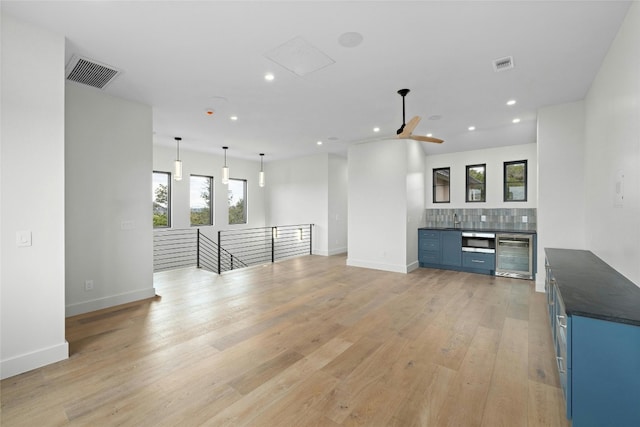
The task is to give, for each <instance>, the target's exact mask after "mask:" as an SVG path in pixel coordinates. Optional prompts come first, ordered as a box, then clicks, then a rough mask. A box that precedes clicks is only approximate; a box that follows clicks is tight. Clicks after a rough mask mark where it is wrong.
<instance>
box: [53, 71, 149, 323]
mask: <svg viewBox="0 0 640 427" xmlns="http://www.w3.org/2000/svg"><path fill="white" fill-rule="evenodd" d="M65 116H66V269H67V280H66V303H67V315H69V316H71V315H75V314H79V313H85V312H89V311H94V310H98V309H101V308H105V307H111V306H114V305H117V304H123V303H126V302H131V301H135V300H139V299H144V298H150V297H153V296H154V295H155V290H154V288H153V234H152V215H151V167H152V116H151V108H150V107H149V106H147V105H142V104H138V103H134V102H131V101H127V100H124V99H121V98H116V97H113V96H110V95H107V94H105V93H104V92H102V91H100V90H97V89H94V88H91V87H87V86H83V85H79V84H76V83H67V86H66V113H65ZM86 280H93V283H94V289H93V290H90V291H85V287H84V286H85V281H86Z"/></svg>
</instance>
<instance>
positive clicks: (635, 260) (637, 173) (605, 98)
mask: <svg viewBox="0 0 640 427" xmlns="http://www.w3.org/2000/svg"><path fill="white" fill-rule="evenodd" d="M585 123H586V132H585V134H586V146H585V169H584V175H585V188H586V195H587V197H586V200H585V211H586V218H585V219H586V227H585V231H586V233H585V234H586V242H587V247H588V248H589V249H590V250H591V251H593V252H594V253H595V254H596V255H598V256H599V257H600V258H602V259H603V260H604V261H605V262H607V263H608V264H610V265H611V266H612V267H613V268H615V269H616V270H618V271H619V272H620V273H622V274H623V275H625V276H626V277H627V278H628V279H630V280H631V281H633V282H634V283H635V284H636V285H638V286H640V245H638V242H639V241H640V3H638V2H634V3H633V4H632V5H631V8H630V9H629V12H628V14H627V16H626V18H625V21H624V23H623V25H622V26H621V28H620V31H619V33H618V35H617V37H616V39H615V41H614V42H613V44H612V45H611V48H610V49H609V52H608V54H607V56H606V58H605V60H604V62H603V64H602V67H601V68H600V71H599V73H598V75H597V77H596V79H595V80H594V82H593V84H592V86H591V89H590V90H589V93H588V95H587V97H586V101H585ZM620 175H624V178H623V179H620V178H619V176H620ZM617 182H622V187H623V196H624V199H623V200H622V201H617V199H616V183H617Z"/></svg>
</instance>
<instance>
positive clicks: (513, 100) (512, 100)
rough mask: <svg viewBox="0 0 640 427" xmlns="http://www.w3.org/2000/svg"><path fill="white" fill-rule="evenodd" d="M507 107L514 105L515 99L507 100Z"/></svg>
mask: <svg viewBox="0 0 640 427" xmlns="http://www.w3.org/2000/svg"><path fill="white" fill-rule="evenodd" d="M507 105H516V100H515V99H510V100H508V101H507Z"/></svg>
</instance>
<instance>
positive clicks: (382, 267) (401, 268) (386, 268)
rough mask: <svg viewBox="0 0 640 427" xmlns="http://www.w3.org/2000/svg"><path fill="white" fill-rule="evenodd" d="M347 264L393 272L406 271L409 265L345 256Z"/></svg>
mask: <svg viewBox="0 0 640 427" xmlns="http://www.w3.org/2000/svg"><path fill="white" fill-rule="evenodd" d="M347 265H350V266H352V267H362V268H370V269H373V270H383V271H391V272H394V273H405V274H406V273H408V272H409V271H410V270H409V266H407V265H396V264H384V263H378V262H371V261H362V260H357V259H352V258H347Z"/></svg>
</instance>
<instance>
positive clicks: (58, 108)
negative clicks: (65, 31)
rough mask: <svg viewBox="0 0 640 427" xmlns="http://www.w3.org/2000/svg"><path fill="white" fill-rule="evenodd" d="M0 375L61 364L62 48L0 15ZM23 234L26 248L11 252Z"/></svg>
mask: <svg viewBox="0 0 640 427" xmlns="http://www.w3.org/2000/svg"><path fill="white" fill-rule="evenodd" d="M1 19H2V49H1V50H2V80H1V82H2V89H1V93H2V96H1V98H2V109H1V111H2V119H1V123H2V130H1V141H2V147H1V160H0V162H1V166H2V167H1V178H0V188H1V192H0V215H1V220H0V224H1V233H2V238H1V240H2V246H1V255H0V256H1V260H2V261H1V262H0V265H1V268H2V271H1V273H0V277H1V284H0V307H1V314H0V323H1V329H0V330H1V334H0V335H1V341H0V363H1V364H0V376H1V377H2V378H6V377H10V376H13V375H16V374H19V373H21V372H25V371H28V370H31V369H34V368H37V367H39V366H43V365H46V364H49V363H53V362H57V361H59V360H62V359H66V358H67V357H68V354H69V349H68V344H67V342H66V341H65V322H64V304H65V300H64V280H65V266H64V264H65V257H64V250H65V242H64V233H65V228H64V196H65V189H64V131H65V129H64V46H65V41H64V38H63V37H62V36H58V35H54V34H51V33H48V32H46V31H43V30H40V29H37V28H34V27H31V26H29V25H25V24H23V23H21V22H18V21H16V20H14V19H13V18H11V17H9V16H6V15H3V16H2V18H1ZM21 230H29V231H30V232H31V235H32V245H31V246H29V247H17V245H16V232H17V231H21Z"/></svg>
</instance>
